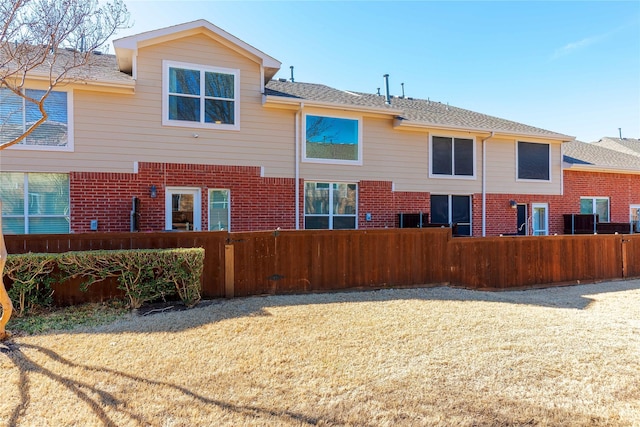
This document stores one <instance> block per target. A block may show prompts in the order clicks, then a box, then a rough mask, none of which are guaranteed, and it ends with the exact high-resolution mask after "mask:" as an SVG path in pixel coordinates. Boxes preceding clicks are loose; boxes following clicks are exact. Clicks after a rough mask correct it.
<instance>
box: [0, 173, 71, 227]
mask: <svg viewBox="0 0 640 427" xmlns="http://www.w3.org/2000/svg"><path fill="white" fill-rule="evenodd" d="M45 173H46V172H45ZM52 173H55V174H58V175H67V177H68V181H67V185H68V186H70V185H71V177H69V174H65V173H58V172H52ZM22 174H23V179H24V183H23V191H24V194H23V196H24V197H23V214H22V215H2V212H0V215H1V216H2V218H23V219H24V230H23V233H22V234H26V235H29V234H34V233H31V232H30V231H31V230H30V228H31V227H30V221H31V219H32V218H64V219H66V220H67V224H68V225H69V227H68V230H67V233H70V232H71V217H70V215H69V211H70V209H71V191H70V188H67V194H68V195H69V200H68V205H67V208H66V214H65V215H41V214H31V212H30V209H29V207H30V205H31V198H32V196H36V194H34V193H30V192H29V175H37V174H38V172H24V173H22ZM47 174H48V173H47ZM35 200H38V198H35ZM39 204H40V203H39V200H38V205H39Z"/></svg>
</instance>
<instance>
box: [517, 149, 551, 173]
mask: <svg viewBox="0 0 640 427" xmlns="http://www.w3.org/2000/svg"><path fill="white" fill-rule="evenodd" d="M520 142H526V143H527V144H541V145H547V146H549V179H530V178H519V176H520V170H519V169H520V167H519V166H518V159H519V152H518V151H519V148H518V144H519V143H520ZM551 148H552V146H551V144H549V143H547V142H533V141H520V140H517V141H516V181H517V182H538V183H542V182H553V169H552V168H551V165H552V162H551V159H552V158H553V153H552V150H551Z"/></svg>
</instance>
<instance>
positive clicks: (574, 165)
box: [562, 140, 640, 173]
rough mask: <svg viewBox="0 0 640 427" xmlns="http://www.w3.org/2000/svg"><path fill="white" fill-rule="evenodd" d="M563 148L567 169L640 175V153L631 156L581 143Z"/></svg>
mask: <svg viewBox="0 0 640 427" xmlns="http://www.w3.org/2000/svg"><path fill="white" fill-rule="evenodd" d="M601 141H602V140H601ZM636 141H637V140H636ZM562 147H563V150H564V162H565V169H579V170H598V171H607V172H633V173H640V153H638V154H636V155H630V154H628V153H625V152H622V151H618V150H612V149H609V148H606V147H604V146H602V145H600V144H599V143H586V142H581V141H570V142H565V143H564V144H563V146H562Z"/></svg>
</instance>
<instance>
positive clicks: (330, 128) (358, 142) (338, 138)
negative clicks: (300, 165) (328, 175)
mask: <svg viewBox="0 0 640 427" xmlns="http://www.w3.org/2000/svg"><path fill="white" fill-rule="evenodd" d="M360 127H361V126H360V120H359V119H349V118H341V117H328V116H314V115H310V114H308V115H306V116H305V144H304V148H303V155H304V160H306V161H317V162H323V163H343V164H358V165H360V164H362V137H361V129H360Z"/></svg>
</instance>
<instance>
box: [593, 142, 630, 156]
mask: <svg viewBox="0 0 640 427" xmlns="http://www.w3.org/2000/svg"><path fill="white" fill-rule="evenodd" d="M593 144H594V145H598V146H600V147H604V148H608V149H610V150H615V151H619V152H621V153H625V154H630V155H632V156H636V157H640V140H639V139H634V138H611V137H604V138H601V139H600V140H599V141H597V142H594V143H593Z"/></svg>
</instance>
